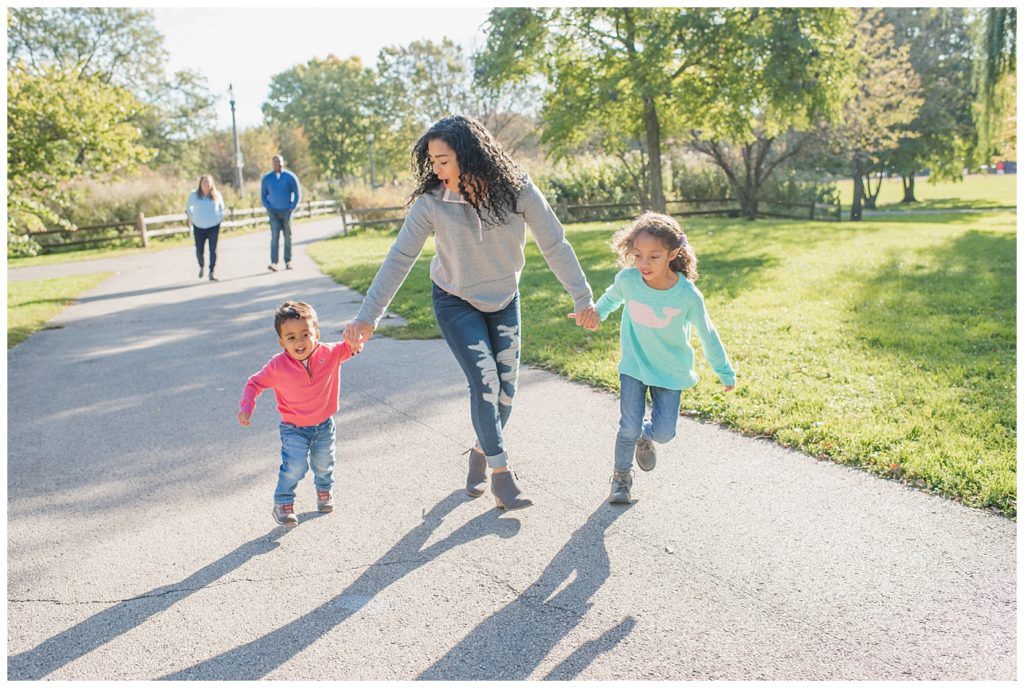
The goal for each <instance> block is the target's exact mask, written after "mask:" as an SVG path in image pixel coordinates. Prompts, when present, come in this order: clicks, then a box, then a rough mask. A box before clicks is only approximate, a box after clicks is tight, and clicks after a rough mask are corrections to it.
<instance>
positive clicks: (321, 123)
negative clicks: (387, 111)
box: [263, 55, 393, 179]
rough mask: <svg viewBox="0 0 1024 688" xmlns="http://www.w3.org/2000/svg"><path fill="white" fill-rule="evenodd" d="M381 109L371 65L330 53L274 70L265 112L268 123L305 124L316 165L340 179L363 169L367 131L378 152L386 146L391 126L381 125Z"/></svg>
mask: <svg viewBox="0 0 1024 688" xmlns="http://www.w3.org/2000/svg"><path fill="white" fill-rule="evenodd" d="M383 109H384V108H382V107H381V95H380V94H379V93H378V91H377V80H376V77H375V75H374V72H373V70H372V69H368V68H366V67H364V66H363V63H362V60H360V59H359V58H358V57H350V58H349V59H347V60H342V59H340V58H338V57H336V56H335V55H328V56H327V57H326V58H325V59H322V60H321V59H319V58H313V59H312V60H310V61H309V62H307V63H305V64H301V65H296V66H295V67H292V68H290V69H287V70H285V71H283V72H281V73H279V74H276V75H275V76H274V77H273V78H272V79H271V81H270V96H269V98H268V99H267V101H266V102H265V103H264V104H263V116H264V118H265V119H266V121H267V122H268V123H270V124H277V123H287V124H294V125H298V126H300V127H302V129H303V131H304V132H305V134H306V137H307V138H308V140H309V145H310V147H311V150H312V152H313V158H314V160H315V161H316V164H317V166H318V167H319V168H320V170H321V171H322V172H323V173H324V174H327V175H329V176H330V177H332V178H335V179H340V178H342V177H345V176H350V175H356V174H359V173H360V172H361V171H362V170H363V169H364V165H365V164H366V161H367V160H368V158H369V151H368V142H367V134H370V133H373V134H374V138H375V141H374V143H375V145H376V146H377V149H378V150H379V149H380V148H381V147H382V144H384V145H385V146H386V144H387V141H388V139H389V138H390V136H388V134H389V133H391V132H392V131H393V126H388V127H386V128H385V127H383V126H381V125H382V124H383V123H382V122H381V117H380V116H379V113H380V112H381V111H382V110H383Z"/></svg>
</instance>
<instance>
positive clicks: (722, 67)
mask: <svg viewBox="0 0 1024 688" xmlns="http://www.w3.org/2000/svg"><path fill="white" fill-rule="evenodd" d="M849 23H850V21H849V12H848V11H846V10H841V9H820V8H819V9H763V8H739V9H729V8H695V9H678V8H642V7H624V8H614V7H610V8H560V9H539V8H501V9H496V10H493V11H492V12H491V15H490V33H489V36H488V42H487V46H486V48H485V49H484V51H483V52H482V54H481V55H480V56H479V59H478V65H479V71H480V72H482V73H483V74H484V75H485V76H484V78H483V81H484V82H486V83H490V84H501V83H504V82H506V81H512V82H515V81H522V80H528V79H531V78H534V77H535V75H536V74H541V75H543V76H544V77H545V78H546V79H547V81H548V83H549V85H550V86H551V88H550V89H549V90H548V91H547V93H546V95H545V98H544V107H543V110H542V112H541V121H542V123H543V125H544V133H543V136H542V141H543V142H544V143H546V144H548V145H549V146H550V147H551V149H552V152H553V153H554V154H555V155H556V157H566V156H567V155H570V154H572V153H573V152H574V151H576V150H578V149H579V148H580V147H582V146H589V147H597V148H601V149H603V150H604V151H606V152H609V153H612V154H614V155H616V156H617V157H619V158H620V160H621V161H622V162H623V164H624V165H627V166H629V168H630V169H631V170H632V175H633V178H634V179H635V180H636V185H637V186H638V188H641V189H643V190H644V192H643V194H642V195H641V201H642V202H644V203H645V204H646V205H649V206H650V207H653V208H656V209H662V210H663V209H664V207H665V197H664V191H663V187H662V163H661V158H662V148H663V145H664V144H665V142H666V141H667V140H668V139H671V138H673V137H683V136H685V135H686V132H689V131H691V130H694V129H699V130H700V136H699V137H698V138H699V140H702V141H710V142H713V143H714V144H715V145H717V146H718V147H720V148H722V147H725V146H732V147H734V148H736V147H739V148H742V147H743V146H749V145H752V144H753V143H754V142H757V141H762V142H769V143H767V145H766V146H765V148H766V150H767V149H768V148H770V147H771V146H772V144H773V143H774V141H775V140H776V139H777V137H779V136H780V135H781V134H784V133H785V132H787V131H788V130H790V129H791V128H796V129H801V128H803V129H806V128H809V127H810V126H811V125H812V123H813V122H814V121H815V120H816V119H817V118H819V117H824V118H832V117H835V116H836V115H837V113H838V112H839V109H840V104H841V102H842V96H843V95H844V91H845V89H847V88H848V85H849V79H848V77H847V72H848V66H847V65H848V60H849V57H848V52H849V48H848V46H847V45H846V44H845V41H844V40H842V38H841V37H842V36H843V35H844V32H845V31H846V30H847V29H848V27H849ZM712 158H713V159H715V157H714V156H712ZM719 159H721V160H725V157H724V156H720V157H719ZM716 162H718V160H716ZM769 173H770V170H769ZM738 178H739V177H738V176H737V179H738ZM744 188H747V187H744ZM756 188H757V187H756V185H755V187H754V188H752V189H750V190H751V191H752V192H754V193H755V194H756Z"/></svg>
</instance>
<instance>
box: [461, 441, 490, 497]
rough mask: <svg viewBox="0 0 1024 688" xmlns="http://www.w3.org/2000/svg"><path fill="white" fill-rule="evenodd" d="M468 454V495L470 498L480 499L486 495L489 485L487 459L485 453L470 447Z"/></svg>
mask: <svg viewBox="0 0 1024 688" xmlns="http://www.w3.org/2000/svg"><path fill="white" fill-rule="evenodd" d="M466 453H468V454H469V474H468V475H467V476H466V494H468V495H469V496H470V497H479V496H480V495H482V494H483V493H484V487H485V486H486V485H487V458H486V457H485V456H484V453H483V452H478V451H477V450H476V447H470V449H469V451H468V452H466Z"/></svg>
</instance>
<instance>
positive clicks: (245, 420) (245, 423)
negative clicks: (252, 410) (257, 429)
mask: <svg viewBox="0 0 1024 688" xmlns="http://www.w3.org/2000/svg"><path fill="white" fill-rule="evenodd" d="M238 422H239V423H240V424H241V425H242V427H245V428H247V427H249V414H248V413H246V412H245V411H239V412H238Z"/></svg>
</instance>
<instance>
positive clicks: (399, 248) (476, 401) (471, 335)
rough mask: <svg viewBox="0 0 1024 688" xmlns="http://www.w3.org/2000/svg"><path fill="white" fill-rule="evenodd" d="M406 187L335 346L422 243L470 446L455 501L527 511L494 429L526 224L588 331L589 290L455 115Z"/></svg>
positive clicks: (482, 136)
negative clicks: (388, 236)
mask: <svg viewBox="0 0 1024 688" xmlns="http://www.w3.org/2000/svg"><path fill="white" fill-rule="evenodd" d="M413 159H414V164H415V174H416V181H417V187H416V190H415V191H414V192H413V194H412V199H411V201H412V205H411V207H410V208H409V214H408V216H407V217H406V218H405V223H404V224H403V225H402V229H401V231H399V233H398V238H397V239H396V240H395V243H394V245H393V246H392V247H391V250H390V251H389V252H388V255H387V258H385V259H384V263H383V264H382V265H381V266H380V269H379V270H378V271H377V276H376V277H374V278H373V283H372V284H371V285H370V288H369V289H368V290H367V292H366V298H365V299H363V303H362V306H360V308H359V312H358V313H357V314H356V317H355V319H354V320H353V321H352V322H350V323H349V324H348V325H347V326H346V327H345V335H344V336H345V341H347V342H348V343H349V345H350V346H351V347H352V349H353V351H358V350H359V349H360V348H361V347H362V346H363V344H364V343H365V341H366V340H367V339H369V338H370V336H371V335H372V334H373V330H374V328H375V327H376V326H377V323H378V321H379V320H380V318H381V315H382V314H383V313H384V309H386V308H387V306H388V304H389V303H391V299H392V298H393V297H394V295H395V293H396V292H397V291H398V288H399V287H400V286H402V282H404V281H405V278H406V276H408V274H409V271H410V270H411V269H412V266H413V264H414V263H415V262H416V257H417V256H419V254H420V251H422V250H423V244H424V243H425V242H426V240H427V238H428V237H430V236H431V235H434V241H435V247H436V253H435V256H434V258H433V260H431V262H430V279H431V281H432V282H433V302H434V315H435V317H436V318H437V324H438V326H439V327H440V329H441V334H442V335H443V336H444V338H445V341H446V342H447V343H448V346H449V348H450V349H451V350H452V353H453V354H454V355H455V358H456V359H457V360H458V362H459V365H460V366H461V367H462V370H463V373H464V374H465V376H466V380H467V381H468V382H469V393H470V414H471V416H472V421H473V429H474V430H475V432H476V438H477V445H476V446H475V447H473V448H472V449H471V450H470V451H469V452H468V453H469V473H468V476H467V478H466V492H467V493H469V495H470V496H472V497H478V496H480V495H481V494H483V492H484V488H485V486H486V484H487V475H486V468H487V466H490V467H491V492H492V494H493V495H494V499H495V502H496V504H497V506H498V508H499V509H520V508H523V507H527V506H530V504H532V503H533V502H532V500H530V499H529V498H527V497H526V496H525V495H523V493H522V492H521V490H520V489H519V486H518V485H517V484H516V481H515V479H514V477H513V474H512V473H511V472H509V468H508V464H509V459H508V453H507V452H506V451H505V439H504V434H503V429H504V427H505V423H507V422H508V418H509V414H511V413H512V399H513V397H514V396H515V393H516V383H517V382H518V378H519V343H520V331H519V275H520V273H521V271H522V269H523V265H524V264H525V262H526V259H525V256H524V254H523V247H524V245H525V244H526V226H527V225H529V226H530V232H531V233H532V234H533V238H534V240H535V241H536V242H537V246H538V247H539V248H540V251H541V253H542V254H543V256H544V260H546V261H547V263H548V266H549V267H550V268H551V270H552V272H554V273H555V276H556V277H558V279H559V281H560V282H561V283H562V286H563V287H565V290H566V291H567V292H569V295H570V296H571V297H572V300H573V303H574V304H575V311H574V317H575V318H576V321H577V324H579V325H585V324H590V325H592V326H596V325H597V313H596V312H595V311H594V304H593V301H592V294H591V291H590V285H589V284H587V279H586V277H585V276H584V274H583V270H582V269H581V268H580V263H579V261H578V260H577V259H576V254H575V253H574V252H573V250H572V246H570V245H569V242H568V241H566V239H565V232H564V231H563V229H562V225H561V224H560V223H559V222H558V218H557V217H555V214H554V212H553V211H552V210H551V206H549V205H548V203H547V201H546V200H545V199H544V195H543V194H542V193H541V192H540V190H539V189H538V188H537V187H536V186H534V185H533V183H532V182H531V181H530V178H529V177H528V176H527V175H526V173H525V172H524V171H523V170H522V169H521V168H520V167H519V166H518V165H517V164H516V163H515V162H514V161H513V160H512V159H511V158H510V157H509V156H508V154H507V153H506V152H505V151H504V150H502V148H501V145H500V144H499V143H498V142H497V141H496V140H495V139H494V137H493V136H491V133H490V132H488V131H487V129H485V128H484V127H483V125H481V124H480V123H479V122H477V121H476V120H475V119H472V118H471V117H464V116H461V115H454V116H451V117H445V118H444V119H442V120H440V121H438V122H436V123H435V124H434V125H433V126H432V127H430V129H429V130H428V131H427V133H425V134H424V135H423V136H422V137H421V138H420V140H419V141H418V142H417V143H416V145H415V147H414V148H413Z"/></svg>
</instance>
